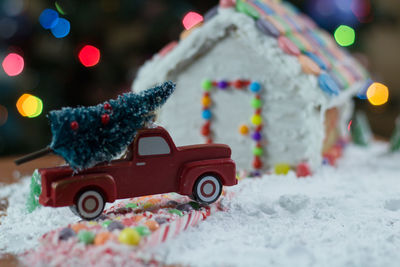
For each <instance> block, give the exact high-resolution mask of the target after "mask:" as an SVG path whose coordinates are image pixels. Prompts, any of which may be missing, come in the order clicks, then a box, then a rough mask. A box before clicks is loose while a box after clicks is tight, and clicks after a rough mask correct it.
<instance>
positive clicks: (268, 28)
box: [256, 18, 280, 37]
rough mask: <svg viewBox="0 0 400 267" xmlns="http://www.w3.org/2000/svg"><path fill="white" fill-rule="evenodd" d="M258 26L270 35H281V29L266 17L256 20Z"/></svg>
mask: <svg viewBox="0 0 400 267" xmlns="http://www.w3.org/2000/svg"><path fill="white" fill-rule="evenodd" d="M256 27H257V29H259V30H260V31H261V32H262V33H264V34H265V35H270V36H273V37H278V36H279V35H280V32H279V30H278V29H277V28H276V27H275V26H274V25H272V23H270V22H268V21H266V20H265V19H262V18H259V19H258V20H257V21H256Z"/></svg>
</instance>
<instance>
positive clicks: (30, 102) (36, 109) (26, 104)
mask: <svg viewBox="0 0 400 267" xmlns="http://www.w3.org/2000/svg"><path fill="white" fill-rule="evenodd" d="M16 106H17V109H18V112H19V113H20V114H21V115H22V116H24V117H28V118H35V117H37V116H39V115H40V114H42V111H43V102H42V100H41V99H40V98H38V97H36V96H33V95H30V94H23V95H22V96H21V97H20V98H19V99H18V101H17V105H16Z"/></svg>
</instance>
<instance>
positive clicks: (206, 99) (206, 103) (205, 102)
mask: <svg viewBox="0 0 400 267" xmlns="http://www.w3.org/2000/svg"><path fill="white" fill-rule="evenodd" d="M201 104H202V105H203V107H205V108H207V107H209V106H210V105H211V98H210V97H209V96H203V98H202V99H201Z"/></svg>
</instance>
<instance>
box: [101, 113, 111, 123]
mask: <svg viewBox="0 0 400 267" xmlns="http://www.w3.org/2000/svg"><path fill="white" fill-rule="evenodd" d="M109 122H110V115H108V114H103V115H101V123H102V124H103V125H107V124H108V123H109Z"/></svg>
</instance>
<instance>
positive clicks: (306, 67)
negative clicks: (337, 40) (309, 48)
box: [299, 55, 321, 75]
mask: <svg viewBox="0 0 400 267" xmlns="http://www.w3.org/2000/svg"><path fill="white" fill-rule="evenodd" d="M299 62H300V65H301V68H302V69H303V71H304V72H305V73H307V74H313V75H319V74H321V69H320V67H319V66H318V65H317V63H315V62H314V61H313V60H312V59H311V58H309V57H308V56H306V55H300V56H299Z"/></svg>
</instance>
